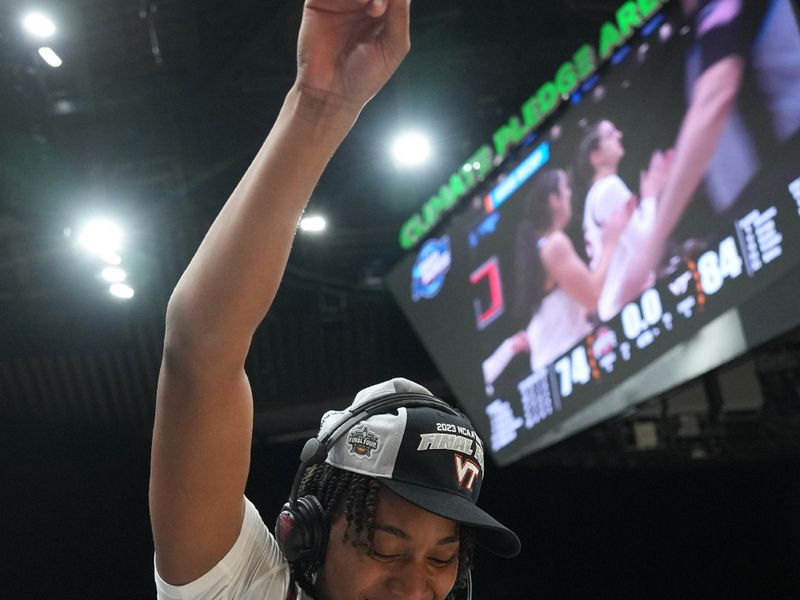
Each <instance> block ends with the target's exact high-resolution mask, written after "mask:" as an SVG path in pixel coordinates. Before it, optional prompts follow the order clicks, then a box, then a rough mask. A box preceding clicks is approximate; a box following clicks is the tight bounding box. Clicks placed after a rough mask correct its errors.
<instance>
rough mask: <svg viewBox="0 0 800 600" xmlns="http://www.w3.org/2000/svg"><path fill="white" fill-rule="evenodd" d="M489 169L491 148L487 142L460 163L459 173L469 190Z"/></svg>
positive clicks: (490, 167)
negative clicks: (465, 160)
mask: <svg viewBox="0 0 800 600" xmlns="http://www.w3.org/2000/svg"><path fill="white" fill-rule="evenodd" d="M491 170H492V149H491V148H490V147H489V144H484V145H483V146H481V147H480V148H478V149H477V150H476V151H475V153H474V154H473V155H472V156H470V157H469V159H467V162H465V163H464V164H463V165H461V170H460V171H459V174H460V175H461V180H462V181H463V185H464V187H465V188H466V190H471V189H472V188H473V187H475V184H477V183H478V182H479V181H481V180H482V179H483V176H484V175H486V174H487V173H488V172H489V171H491ZM466 190H465V192H466Z"/></svg>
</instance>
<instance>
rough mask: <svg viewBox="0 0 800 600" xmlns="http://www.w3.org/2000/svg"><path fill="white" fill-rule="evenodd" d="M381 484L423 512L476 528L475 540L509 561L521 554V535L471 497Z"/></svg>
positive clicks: (402, 484) (397, 483)
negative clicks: (471, 500)
mask: <svg viewBox="0 0 800 600" xmlns="http://www.w3.org/2000/svg"><path fill="white" fill-rule="evenodd" d="M379 481H380V482H381V483H382V484H383V485H385V486H386V487H387V488H389V489H390V490H392V491H393V492H394V493H396V494H397V495H398V496H401V497H403V498H405V499H406V500H408V501H409V502H411V503H412V504H416V505H417V506H419V507H420V508H422V509H425V510H427V511H429V512H432V513H433V514H435V515H439V516H440V517H445V518H446V519H452V520H453V521H456V522H458V523H463V524H464V525H469V526H471V527H473V528H474V529H473V531H474V533H475V541H476V542H477V543H478V544H479V545H480V546H482V547H484V548H486V549H487V550H489V551H490V552H494V553H495V554H497V555H499V556H504V557H506V558H511V557H512V556H516V555H517V554H519V551H520V542H519V538H518V537H517V535H516V534H515V533H514V532H513V531H511V530H510V529H509V528H508V527H506V526H505V525H503V524H502V523H500V522H499V521H497V520H496V519H495V518H494V517H492V516H491V515H490V514H489V513H487V512H485V511H483V510H482V509H480V508H478V507H477V506H476V505H475V504H473V503H472V502H470V501H469V500H468V499H467V498H464V497H462V496H458V495H456V494H452V493H449V492H443V491H440V490H434V489H430V488H425V487H421V486H419V485H414V484H411V483H405V482H403V481H396V480H394V479H383V478H380V479H379Z"/></svg>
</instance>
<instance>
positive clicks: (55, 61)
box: [39, 48, 64, 69]
mask: <svg viewBox="0 0 800 600" xmlns="http://www.w3.org/2000/svg"><path fill="white" fill-rule="evenodd" d="M39 56H41V57H42V59H43V60H44V62H46V63H47V64H48V65H50V66H51V67H53V68H54V69H57V68H58V67H60V66H61V65H62V64H64V63H63V61H62V60H61V57H59V56H58V54H56V53H55V52H54V51H53V49H52V48H39Z"/></svg>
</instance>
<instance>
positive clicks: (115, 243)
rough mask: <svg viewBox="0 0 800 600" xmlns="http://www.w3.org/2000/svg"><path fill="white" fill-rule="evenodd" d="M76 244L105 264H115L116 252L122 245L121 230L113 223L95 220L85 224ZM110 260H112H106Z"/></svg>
mask: <svg viewBox="0 0 800 600" xmlns="http://www.w3.org/2000/svg"><path fill="white" fill-rule="evenodd" d="M78 243H79V244H80V245H81V246H83V247H84V248H85V249H86V250H88V251H89V252H92V253H93V254H97V255H98V256H100V257H101V258H102V259H103V260H105V261H106V262H109V263H111V264H118V263H117V262H116V258H118V256H119V255H117V250H118V249H119V247H120V245H121V244H122V229H121V228H120V227H119V225H117V224H116V223H114V222H113V221H108V220H106V219H97V220H95V221H91V222H89V223H87V225H86V226H85V227H84V228H83V230H82V231H81V233H80V235H79V236H78ZM108 259H112V260H108Z"/></svg>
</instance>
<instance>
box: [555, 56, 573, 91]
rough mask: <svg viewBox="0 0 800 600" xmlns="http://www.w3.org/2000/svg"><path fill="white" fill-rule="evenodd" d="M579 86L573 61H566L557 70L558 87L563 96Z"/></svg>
mask: <svg viewBox="0 0 800 600" xmlns="http://www.w3.org/2000/svg"><path fill="white" fill-rule="evenodd" d="M576 87H578V77H577V75H576V73H575V66H574V65H573V64H572V63H571V62H565V63H564V64H563V65H561V67H560V68H559V69H558V71H557V72H556V88H558V93H559V94H561V95H562V96H564V95H567V96H568V95H569V94H571V93H572V92H574V91H575V88H576Z"/></svg>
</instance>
